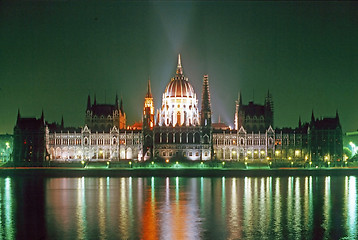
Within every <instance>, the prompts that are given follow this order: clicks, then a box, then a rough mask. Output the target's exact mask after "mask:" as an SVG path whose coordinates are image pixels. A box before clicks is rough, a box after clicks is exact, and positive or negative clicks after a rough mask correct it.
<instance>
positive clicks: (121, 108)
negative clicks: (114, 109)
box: [119, 96, 124, 114]
mask: <svg viewBox="0 0 358 240" xmlns="http://www.w3.org/2000/svg"><path fill="white" fill-rule="evenodd" d="M119 110H121V114H124V110H123V98H122V96H121V104H120V106H119Z"/></svg>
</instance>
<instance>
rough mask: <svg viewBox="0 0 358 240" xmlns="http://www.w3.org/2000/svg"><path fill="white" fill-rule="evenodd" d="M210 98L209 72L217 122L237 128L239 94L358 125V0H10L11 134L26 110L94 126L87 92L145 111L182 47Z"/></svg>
mask: <svg viewBox="0 0 358 240" xmlns="http://www.w3.org/2000/svg"><path fill="white" fill-rule="evenodd" d="M178 53H180V54H181V55H182V63H183V67H184V73H185V75H186V76H187V77H188V78H189V81H190V82H191V83H192V85H193V86H194V89H195V91H196V93H197V96H198V98H199V102H200V98H201V88H202V87H201V86H202V75H203V74H209V83H210V91H211V103H212V109H213V116H214V121H217V119H218V116H219V115H220V116H221V119H222V121H224V122H226V123H228V124H229V125H231V126H233V119H234V111H235V100H236V99H237V95H238V92H239V91H241V92H242V96H243V102H244V103H245V104H246V103H248V101H250V100H252V99H253V98H254V100H255V102H257V103H263V101H264V97H265V95H266V93H267V90H268V89H269V90H270V92H271V93H272V96H273V100H274V106H275V115H274V118H275V127H294V126H297V123H298V118H299V116H301V118H302V121H308V120H309V119H310V116H311V111H312V109H313V110H314V113H315V116H316V117H327V116H328V117H330V116H332V117H333V116H335V113H336V109H338V112H339V114H340V119H341V123H342V126H343V130H344V131H354V130H357V129H358V121H357V120H358V111H356V109H357V99H358V96H357V90H358V89H357V88H358V81H357V80H358V4H357V3H354V2H353V3H352V2H234V1H232V2H227V1H224V2H209V1H206V2H188V1H187V2H184V3H182V2H149V1H139V2H122V1H90V2H89V1H34V2H31V1H26V2H22V1H1V2H0V88H1V90H0V109H1V111H0V133H12V132H13V127H14V125H15V122H16V116H17V109H18V108H19V109H20V112H21V115H22V116H24V117H40V115H41V110H42V109H43V110H44V114H45V118H46V120H47V121H49V122H53V121H57V122H60V121H61V116H62V115H63V117H64V121H65V125H66V126H82V125H83V124H84V117H85V108H86V103H87V96H88V94H89V93H90V94H91V97H92V100H93V96H94V94H96V96H97V102H105V101H106V102H107V103H114V100H115V94H116V92H118V94H119V95H120V96H122V97H123V102H124V109H125V111H126V114H127V119H128V121H127V122H128V123H129V124H132V123H134V121H140V119H141V114H142V107H143V101H144V96H145V92H146V83H147V80H148V78H149V77H150V79H151V83H152V92H153V95H154V101H155V105H156V108H159V106H160V104H161V97H162V93H163V91H164V89H165V86H166V84H167V83H168V82H169V80H170V78H171V77H172V76H173V75H174V72H175V68H176V63H177V54H178Z"/></svg>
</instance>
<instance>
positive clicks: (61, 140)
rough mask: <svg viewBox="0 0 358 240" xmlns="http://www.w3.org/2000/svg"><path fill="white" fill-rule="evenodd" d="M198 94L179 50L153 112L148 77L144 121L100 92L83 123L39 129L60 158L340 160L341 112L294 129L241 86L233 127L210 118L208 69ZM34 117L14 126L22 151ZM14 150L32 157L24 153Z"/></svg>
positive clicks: (52, 157) (53, 156) (267, 101)
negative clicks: (130, 117) (279, 124)
mask: <svg viewBox="0 0 358 240" xmlns="http://www.w3.org/2000/svg"><path fill="white" fill-rule="evenodd" d="M201 96H202V101H201V106H199V104H198V100H197V95H196V93H195V91H194V88H193V86H192V85H191V84H190V82H189V79H188V78H187V77H186V76H185V75H184V70H183V65H182V61H181V58H180V55H179V57H178V64H177V69H176V72H175V75H174V77H173V78H171V79H170V81H169V83H168V84H167V86H166V88H165V91H164V93H163V96H162V103H161V108H160V109H158V110H157V112H156V113H155V111H154V98H153V96H152V93H151V85H150V82H149V81H148V86H147V93H146V95H145V97H144V107H143V119H142V124H135V125H133V126H127V124H126V114H125V112H124V109H123V101H122V100H121V102H120V104H119V101H118V96H116V98H115V103H114V104H113V105H112V104H98V103H97V100H96V98H95V97H94V102H93V103H92V102H91V98H90V96H89V97H88V100H87V109H86V115H85V125H84V127H81V128H65V127H64V125H63V121H62V123H61V124H56V123H53V124H49V123H44V124H43V126H42V125H41V127H42V128H43V129H42V132H41V131H37V132H38V133H40V134H44V137H43V139H44V140H45V146H46V151H47V153H48V154H49V157H50V160H56V161H82V160H86V161H108V160H120V159H128V160H129V159H134V160H149V159H152V158H155V159H178V160H181V159H189V160H200V161H201V160H204V161H205V160H210V159H219V160H233V161H267V160H270V161H271V160H273V159H283V160H295V161H311V160H319V161H335V160H341V159H342V136H341V135H342V131H341V126H340V123H339V117H338V114H337V116H336V118H325V119H321V120H317V119H314V120H313V121H311V122H310V123H307V124H301V121H299V126H298V127H297V128H282V129H274V126H273V123H274V110H273V100H272V96H271V94H270V93H269V92H268V93H267V96H266V98H265V100H264V104H262V105H260V104H257V103H254V102H249V103H248V104H247V105H245V104H244V103H243V98H242V95H241V93H240V96H239V98H238V100H237V101H236V109H235V116H234V121H235V124H234V126H235V127H234V129H231V128H230V127H229V126H227V125H226V124H224V123H220V122H219V123H212V111H211V102H210V101H211V99H210V91H209V78H208V75H204V77H203V88H202V93H201ZM31 121H32V122H34V121H35V120H34V119H33V120H31ZM31 121H30V120H28V119H24V118H19V120H18V122H19V124H17V125H16V127H15V129H14V133H15V132H16V134H15V139H17V140H16V141H15V142H16V144H17V149H18V151H20V152H22V153H21V154H23V152H24V151H25V148H24V144H23V140H24V139H25V138H24V137H23V136H25V135H31V133H30V132H29V131H27V130H26V128H22V127H21V126H23V125H24V124H25V125H26V124H28V125H30V126H31V124H32V123H31ZM36 121H37V120H36ZM39 121H41V120H39ZM42 122H44V121H42ZM20 135H21V136H22V137H21V141H20V140H19V139H20V138H19V136H20ZM39 146H40V145H39ZM17 154H19V153H17ZM32 154H33V153H32ZM45 155H46V154H45V152H43V154H42V152H41V154H40V155H38V158H41V159H44V157H45ZM16 157H17V158H20V159H30V158H28V157H24V156H22V155H21V156H16ZM30 161H34V159H33V160H30Z"/></svg>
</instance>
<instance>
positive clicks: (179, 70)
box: [177, 53, 183, 75]
mask: <svg viewBox="0 0 358 240" xmlns="http://www.w3.org/2000/svg"><path fill="white" fill-rule="evenodd" d="M177 75H183V67H182V65H181V58H180V53H179V54H178V66H177Z"/></svg>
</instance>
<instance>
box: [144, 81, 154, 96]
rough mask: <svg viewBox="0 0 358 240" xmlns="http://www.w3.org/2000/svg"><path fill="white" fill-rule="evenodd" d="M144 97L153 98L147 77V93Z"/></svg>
mask: <svg viewBox="0 0 358 240" xmlns="http://www.w3.org/2000/svg"><path fill="white" fill-rule="evenodd" d="M145 97H146V98H153V96H152V90H151V87H150V79H148V86H147V94H146V95H145Z"/></svg>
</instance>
